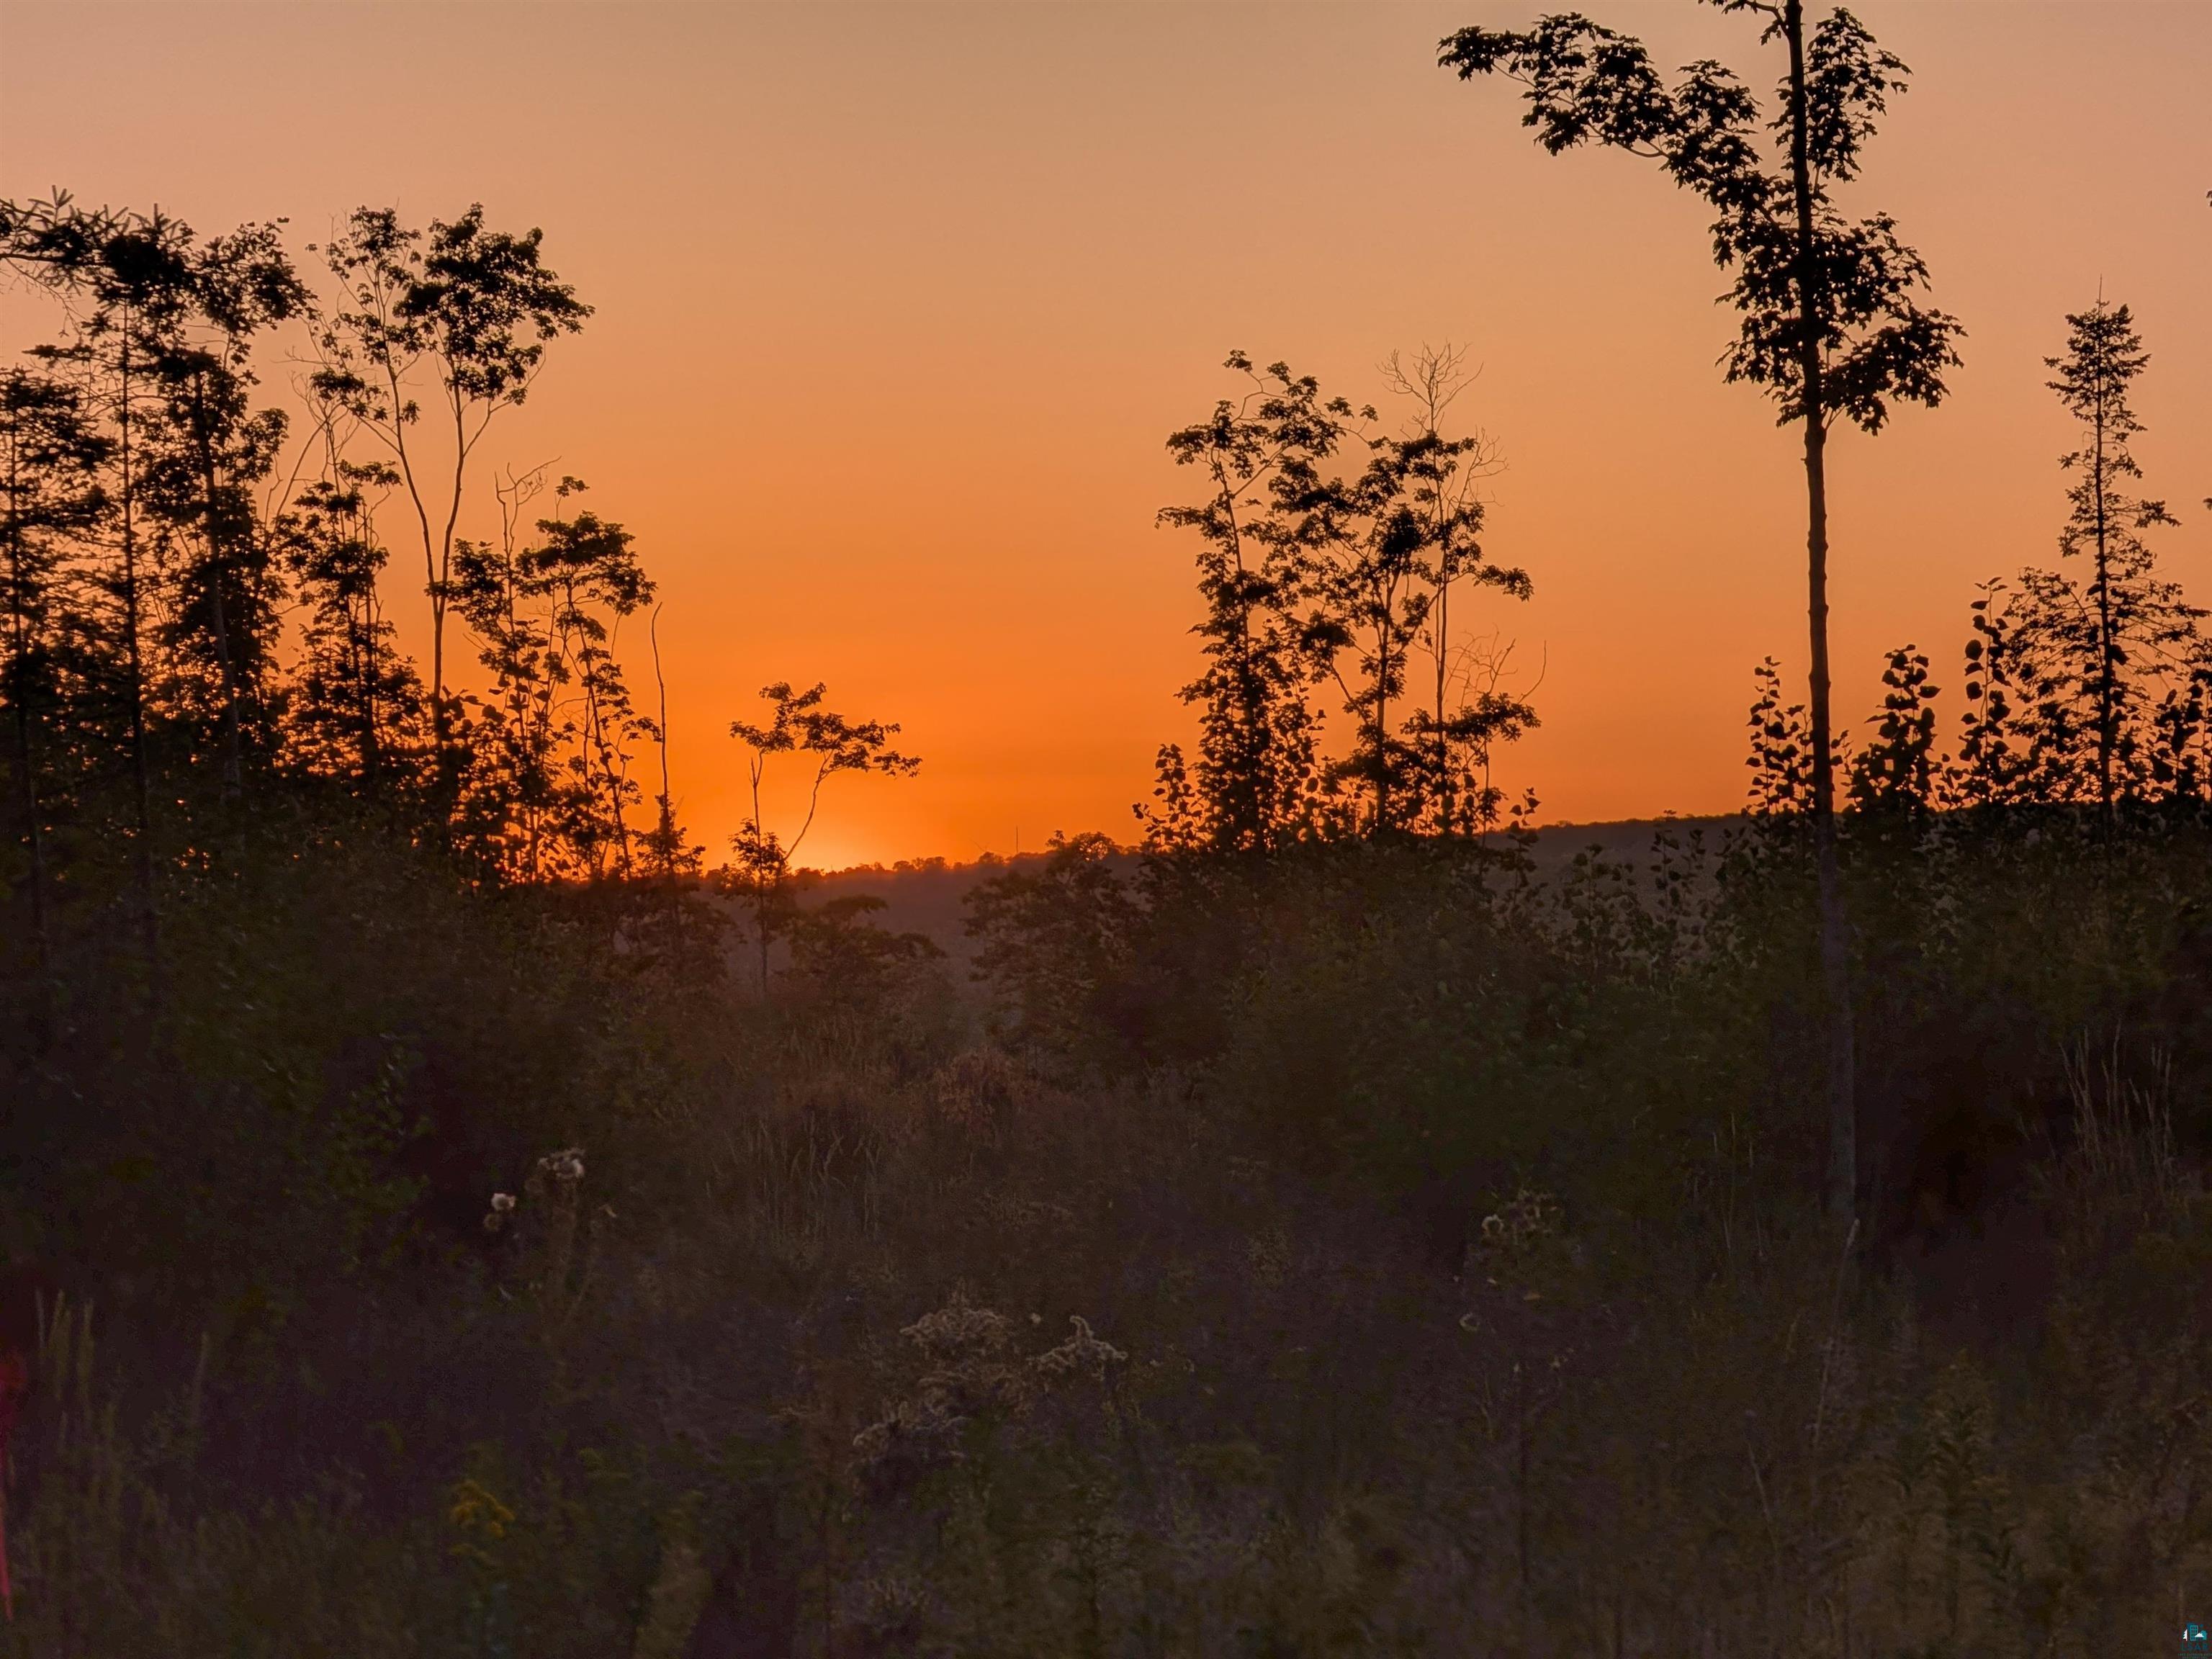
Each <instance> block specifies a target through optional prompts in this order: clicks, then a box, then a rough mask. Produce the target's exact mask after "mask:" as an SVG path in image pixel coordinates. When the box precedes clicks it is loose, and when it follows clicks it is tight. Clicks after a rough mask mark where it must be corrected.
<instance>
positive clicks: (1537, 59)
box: [1440, 0, 1960, 1218]
mask: <svg viewBox="0 0 2212 1659" xmlns="http://www.w3.org/2000/svg"><path fill="white" fill-rule="evenodd" d="M1714 3H1717V4H1719V5H1720V6H1721V7H1722V9H1723V10H1726V11H1729V12H1747V13H1750V14H1752V15H1753V16H1755V17H1757V18H1759V19H1760V20H1762V21H1763V24H1764V27H1763V28H1762V30H1761V32H1760V35H1759V40H1760V42H1761V44H1763V45H1768V46H1776V45H1778V46H1781V47H1782V48H1783V50H1784V53H1785V54H1786V58H1787V68H1786V70H1785V71H1784V75H1783V76H1782V80H1781V85H1780V88H1779V97H1778V103H1779V107H1778V112H1776V113H1775V114H1774V115H1773V116H1772V117H1771V118H1766V117H1765V115H1764V114H1763V112H1762V110H1761V107H1760V104H1759V99H1758V98H1757V97H1756V96H1755V95H1754V94H1753V93H1752V91H1751V90H1750V89H1749V88H1747V87H1746V86H1745V85H1744V84H1743V82H1741V81H1740V80H1739V79H1738V78H1737V77H1736V76H1735V74H1734V73H1733V72H1731V71H1730V70H1728V69H1726V68H1725V67H1723V65H1721V64H1717V63H1714V62H1711V61H1710V60H1707V61H1702V62H1699V63H1696V64H1690V65H1689V66H1687V67H1686V69H1684V70H1682V71H1681V75H1680V79H1679V80H1677V81H1676V82H1675V83H1674V85H1672V86H1669V85H1668V83H1667V82H1666V80H1665V79H1664V77H1662V75H1661V74H1660V72H1659V71H1658V70H1657V69H1656V68H1655V67H1654V66H1653V64H1652V62H1651V58H1650V53H1649V52H1646V50H1645V49H1644V46H1643V45H1642V44H1641V43H1640V42H1638V41H1637V40H1633V39H1632V38H1631V37H1629V36H1627V35H1624V34H1620V33H1615V32H1614V31H1613V30H1611V29H1608V28H1606V27H1602V26H1601V25H1599V24H1596V23H1594V22H1591V21H1589V19H1587V18H1584V17H1581V16H1577V15H1573V14H1565V15H1554V16H1550V17H1547V18H1544V19H1542V20H1541V21H1539V22H1538V23H1537V24H1536V25H1535V26H1534V27H1533V28H1531V29H1528V30H1527V31H1524V32H1520V33H1514V32H1509V31H1498V30H1492V29H1483V28H1468V29H1462V30H1461V31H1460V32H1459V33H1456V34H1454V35H1451V36H1449V37H1448V38H1447V39H1446V40H1444V41H1443V45H1442V49H1441V57H1440V61H1441V62H1442V64H1443V65H1444V66H1445V67H1447V68H1449V69H1453V70H1457V71H1458V73H1459V75H1460V76H1461V78H1462V79H1471V78H1472V77H1474V76H1477V75H1488V74H1492V73H1500V74H1504V75H1506V76H1509V77H1510V78H1512V79H1514V80H1516V81H1518V82H1522V84H1523V85H1524V86H1525V87H1526V88H1527V94H1526V97H1527V101H1528V114H1527V116H1526V117H1525V124H1526V125H1529V126H1532V127H1534V128H1535V129H1536V131H1537V136H1538V139H1539V141H1540V142H1541V143H1542V144H1543V145H1544V147H1545V149H1547V150H1549V151H1550V152H1552V153H1553V154H1554V155H1557V154H1559V153H1560V152H1562V151H1564V150H1567V149H1573V148H1575V147H1577V145H1581V144H1584V143H1598V144H1602V145H1606V146H1608V147H1611V148H1614V149H1623V150H1626V151H1628V152H1630V153H1631V154H1633V155H1641V156H1644V157H1645V158H1647V159H1649V160H1650V161H1656V162H1657V163H1658V164H1659V166H1660V167H1661V168H1662V170H1663V171H1664V172H1665V173H1667V175H1668V177H1669V178H1671V179H1673V180H1674V182H1675V184H1676V185H1679V186H1680V187H1682V188H1685V189H1687V190H1691V191H1695V192H1696V193H1697V194H1698V195H1699V196H1700V197H1703V198H1704V199H1705V202H1706V203H1707V204H1709V205H1710V206H1711V208H1712V209H1713V210H1714V213H1715V217H1714V219H1713V222H1712V228H1711V234H1712V240H1713V254H1714V258H1715V259H1716V261H1717V263H1718V264H1720V265H1721V266H1722V267H1723V269H1725V270H1729V271H1731V272H1733V273H1734V276H1735V284H1734V287H1733V288H1732V289H1730V291H1729V296H1728V297H1729V300H1730V301H1731V302H1732V303H1733V304H1734V306H1735V308H1736V310H1737V312H1738V313H1740V315H1741V327H1740V329H1739V331H1738V334H1737V337H1736V341H1735V344H1734V346H1733V347H1732V348H1731V349H1730V350H1729V354H1728V358H1727V363H1728V368H1727V377H1728V379H1729V380H1747V381H1749V382H1751V383H1752V384H1753V385H1755V386H1761V387H1763V388H1765V390H1766V392H1768V393H1769V395H1771V397H1773V398H1775V400H1776V401H1777V402H1778V404H1780V405H1781V410H1782V413H1781V419H1782V421H1783V422H1785V423H1791V422H1794V423H1796V424H1798V425H1801V426H1802V428H1803V430H1804V470H1805V490H1806V508H1807V530H1806V553H1807V562H1806V570H1807V582H1808V605H1807V611H1808V623H1809V631H1810V636H1811V650H1810V657H1811V665H1810V675H1809V680H1810V684H1809V696H1808V703H1809V708H1810V714H1809V724H1810V731H1809V734H1808V736H1809V740H1810V745H1811V750H1812V754H1811V778H1810V782H1811V794H1812V799H1811V802H1810V806H1811V811H1812V815H1813V819H1814V828H1815V838H1816V842H1817V854H1818V859H1819V868H1820V878H1819V887H1820V963H1821V977H1822V981H1823V986H1824V989H1825V993H1826V1001H1827V1005H1828V1024H1829V1042H1828V1054H1827V1067H1826V1069H1827V1081H1826V1094H1827V1109H1828V1127H1829V1170H1828V1180H1827V1184H1826V1197H1827V1201H1828V1205H1829V1207H1830V1209H1831V1211H1832V1213H1834V1214H1835V1215H1836V1216H1838V1218H1847V1217H1850V1215H1851V1214H1852V1212H1853V1211H1854V1209H1855V1206H1856V1194H1857V1105H1856V1092H1855V1085H1854V1082H1853V1070H1854V1066H1853V1054H1852V1017H1851V1000H1850V964H1849V956H1848V950H1849V940H1848V934H1847V931H1846V921H1845V917H1844V896H1843V882H1842V874H1841V871H1840V868H1839V866H1838V855H1837V849H1836V840H1835V769H1834V764H1833V759H1832V744H1831V732H1832V719H1831V715H1830V711H1829V672H1828V598H1827V565H1828V511H1827V442H1828V434H1829V431H1830V428H1831V427H1832V424H1833V423H1834V422H1835V421H1836V420H1837V419H1838V417H1840V418H1842V419H1844V420H1847V421H1849V422H1851V423H1852V424H1855V425H1857V426H1858V427H1860V428H1862V429H1863V430H1865V431H1867V432H1869V433H1872V432H1878V431H1880V430H1881V427H1882V426H1883V425H1884V424H1885V422H1887V418H1888V416H1889V412H1890V409H1891V406H1892V405H1893V404H1896V403H1899V402H1909V403H1918V404H1927V405H1930V406H1932V405H1934V404H1936V403H1937V402H1939V401H1940V400H1941V399H1942V396H1943V394H1944V383H1943V374H1944V371H1945V370H1946V369H1948V368H1951V367H1952V366H1954V364H1955V363H1956V362H1958V354H1957V351H1956V341H1957V339H1958V337H1959V336H1960V327H1959V325H1958V323H1957V321H1956V320H1955V319H1953V318H1951V317H1948V316H1947V315H1945V314H1944V313H1942V312H1940V311H1936V310H1934V309H1931V308H1929V307H1925V306H1923V304H1922V303H1921V302H1920V301H1919V300H1918V298H1917V294H1918V291H1919V290H1920V289H1921V288H1922V287H1923V284H1924V283H1925V281H1926V276H1927V270H1926V267H1925V265H1924V264H1923V262H1922V260H1921V258H1920V256H1919V255H1918V254H1917V253H1916V252H1913V251H1912V250H1911V248H1910V247H1907V246H1905V244H1904V243H1903V242H1901V241H1900V240H1899V239H1898V235H1897V227H1896V222H1895V221H1894V220H1893V219H1892V218H1891V217H1890V216H1888V215H1887V214H1881V213H1876V214H1873V215H1870V216H1867V217H1865V218H1863V219H1858V220H1851V219H1848V218H1846V217H1845V216H1844V215H1843V213H1842V212H1841V211H1840V210H1838V207H1837V206H1836V204H1835V201H1834V197H1833V191H1834V189H1835V188H1836V187H1837V186H1838V185H1845V184H1848V183H1850V181H1851V180H1852V179H1854V178H1856V177H1857V173H1858V171H1859V166H1860V161H1861V158H1862V155H1863V150H1864V149H1865V146H1866V143H1867V141H1868V140H1869V139H1870V138H1871V137H1873V135H1874V131H1875V118H1877V117H1878V116H1880V115H1881V114H1882V113H1883V112H1884V111H1885V109H1886V108H1887V102H1888V99H1889V97H1890V96H1891V94H1894V93H1898V92H1901V91H1903V90H1904V88H1905V65H1904V64H1902V63H1901V62H1899V60H1898V59H1897V58H1895V57H1893V56H1892V55H1891V54H1890V53H1888V52H1883V51H1881V50H1879V49H1878V48H1877V47H1876V46H1875V41H1874V38H1873V36H1872V35H1870V34H1869V33H1868V32H1867V30H1866V28H1865V27H1863V25H1862V24H1861V23H1860V22H1859V21H1858V20H1857V18H1856V17H1854V16H1853V15H1851V14H1850V12H1848V11H1846V10H1844V9H1841V8H1840V7H1839V8H1837V9H1834V10H1832V11H1830V12H1829V13H1828V14H1827V15H1826V16H1824V17H1823V18H1821V19H1820V21H1819V22H1818V23H1817V24H1815V25H1814V27H1812V28H1811V29H1810V30H1809V31H1808V27H1807V24H1806V17H1805V8H1804V4H1803V0H1714Z"/></svg>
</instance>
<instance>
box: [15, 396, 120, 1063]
mask: <svg viewBox="0 0 2212 1659" xmlns="http://www.w3.org/2000/svg"><path fill="white" fill-rule="evenodd" d="M105 459H106V442H105V441H104V440H103V439H102V438H101V436H100V434H99V433H98V431H97V430H96V429H95V428H94V423H93V422H92V421H91V420H90V419H89V418H88V416H87V412H86V410H85V406H84V398H83V394H82V389H81V388H80V387H78V386H76V385H74V384H72V383H70V381H67V380H62V379H59V378H58V377H56V376H53V375H51V374H37V373H33V372H32V371H29V370H26V369H22V368H15V369H10V370H9V371H8V372H7V374H5V375H4V376H0V549H4V551H5V556H6V560H7V563H6V567H5V571H4V575H5V579H6V583H7V633H6V635H5V638H4V639H0V651H4V653H5V656H6V661H7V673H6V676H5V678H4V685H5V688H6V694H7V700H8V704H9V713H10V715H11V717H12V718H11V722H10V723H11V725H12V726H13V727H14V733H13V735H14V738H15V753H14V755H13V757H12V763H11V765H10V767H9V769H10V770H12V771H13V772H14V773H15V798H16V807H17V811H19V812H20V814H21V837H22V842H23V848H24V851H25V853H26V854H27V865H28V867H27V870H26V872H25V874H24V878H23V887H24V890H25V893H26V894H27V897H28V901H29V902H28V907H27V908H28V909H29V912H30V915H29V921H30V927H29V928H28V930H27V931H28V937H29V939H30V940H31V945H32V950H33V971H34V985H35V989H34V991H33V997H32V1016H33V1022H34V1024H35V1026H36V1027H37V1034H38V1036H39V1037H40V1040H41V1041H43V1040H44V1039H45V1037H46V1035H47V1033H48V1031H49V1029H50V1026H51V1021H52V976H53V942H52V931H51V927H50V924H49V921H48V916H47V899H48V895H47V889H48V885H49V876H48V871H47V860H46V823H45V818H46V810H47V803H46V800H44V799H42V798H41V791H40V774H41V772H42V771H43V769H45V765H46V757H45V755H44V753H43V752H42V750H43V748H44V744H43V741H42V738H43V733H44V731H45V728H46V725H47V722H48V721H49V720H50V719H51V718H52V714H53V713H54V705H55V703H56V702H58V696H59V693H60V691H61V687H60V686H59V685H58V684H57V681H58V678H60V676H59V674H58V661H57V658H58V654H59V653H58V652H57V650H56V648H55V640H54V637H53V636H54V631H55V626H56V623H57V622H58V620H59V616H58V613H59V612H60V611H62V610H63V609H64V605H65V604H66V602H67V599H68V595H67V593H66V592H65V591H64V582H65V580H66V577H67V575H68V567H69V562H70V538H74V537H76V536H81V535H82V534H84V533H85V532H88V530H90V529H91V528H92V526H94V524H96V523H97V521H98V519H99V516H100V508H101V496H100V464H101V462H102V461H104V460H105Z"/></svg>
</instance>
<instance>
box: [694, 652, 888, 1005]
mask: <svg viewBox="0 0 2212 1659" xmlns="http://www.w3.org/2000/svg"><path fill="white" fill-rule="evenodd" d="M826 695H827V688H826V687H824V686H823V685H822V684H819V683H817V684H814V685H812V686H810V687H808V688H807V689H806V690H804V691H794V690H793V689H792V687H791V684H790V683H789V682H788V681H785V680H779V681H777V682H776V684H774V685H770V686H766V687H763V690H762V691H761V696H762V697H763V698H764V699H765V700H766V701H767V702H768V704H769V708H770V709H771V711H772V713H771V714H770V716H769V720H768V721H767V723H766V724H764V725H759V726H756V725H752V724H750V723H748V722H746V721H744V720H732V721H731V722H730V735H731V736H732V737H733V738H737V739H738V742H740V743H742V744H744V745H745V748H746V749H747V750H749V751H750V752H749V753H748V754H747V756H746V775H747V778H748V781H750V784H751V787H752V815H751V816H750V817H748V818H747V819H746V820H745V821H744V824H743V825H742V826H741V827H740V828H739V829H738V833H737V834H736V835H734V836H732V837H731V838H730V845H731V849H732V851H733V852H734V853H735V854H737V859H736V863H735V866H734V873H735V876H736V878H737V881H738V884H739V885H741V886H742V888H743V890H744V893H745V896H746V898H747V901H748V903H749V905H750V908H751V910H752V913H753V933H754V938H755V940H756V942H757V945H758V947H759V951H760V985H761V994H762V995H763V997H765V996H766V995H767V994H768V947H769V941H770V940H771V939H774V938H775V935H776V934H777V933H778V932H779V931H781V930H782V929H783V928H784V927H786V925H787V921H788V917H787V895H786V891H785V887H784V882H785V879H786V878H787V876H788V875H789V874H790V872H791V863H792V860H793V859H794V858H796V857H797V856H798V854H799V848H800V846H801V845H802V844H804V842H805V840H806V836H807V832H808V831H810V830H811V829H813V827H814V819H815V816H816V814H817V812H818V811H820V810H821V806H822V787H823V785H824V784H826V783H827V782H829V780H830V779H831V778H833V777H835V776H836V775H837V774H839V773H841V772H874V773H878V774H880V775H883V776H885V777H896V778H906V777H912V776H913V775H915V773H916V772H918V771H920V770H921V759H920V757H917V756H913V755H902V754H901V753H899V752H898V750H895V749H893V748H892V747H891V746H890V741H891V739H892V738H895V737H896V736H897V735H898V731H899V728H898V727H897V726H896V725H892V724H887V723H886V722H884V721H882V720H847V719H846V718H845V717H844V716H843V715H842V714H836V713H835V712H834V711H832V710H830V709H829V708H823V697H824V696H826ZM773 755H795V756H798V757H801V759H802V761H803V763H807V764H811V766H812V767H813V769H814V775H813V776H812V778H811V779H810V780H809V781H808V785H807V793H806V816H805V817H804V818H803V819H801V820H800V822H799V828H798V829H796V830H795V831H793V834H792V836H791V839H790V840H789V841H785V840H783V839H782V838H781V837H780V836H777V834H776V833H775V831H774V830H772V829H769V827H768V821H767V817H766V814H765V812H764V811H763V807H762V803H761V785H762V782H763V780H764V779H765V777H766V776H767V773H768V764H769V757H770V756H773Z"/></svg>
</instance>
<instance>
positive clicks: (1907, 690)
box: [1850, 645, 1942, 812]
mask: <svg viewBox="0 0 2212 1659" xmlns="http://www.w3.org/2000/svg"><path fill="white" fill-rule="evenodd" d="M1881 684H1882V687H1883V692H1882V700H1881V714H1880V715H1879V716H1878V717H1877V719H1876V720H1875V736H1874V741H1873V742H1871V743H1869V744H1868V745H1867V746H1866V747H1865V748H1864V749H1863V750H1860V751H1859V752H1858V753H1857V755H1855V756H1853V757H1852V758H1851V762H1850V802H1851V805H1854V806H1856V807H1857V808H1858V809H1859V810H1860V811H1869V812H1881V811H1893V812H1920V811H1926V810H1927V808H1928V806H1929V804H1930V802H1931V801H1932V799H1934V794H1935V789H1936V781H1937V779H1938V777H1939V776H1940V775H1941V772H1942V764H1941V762H1940V761H1939V760H1938V758H1937V757H1936V705H1935V699H1936V696H1937V695H1938V694H1939V693H1940V691H1941V690H1942V688H1941V687H1939V686H1933V685H1930V684H1928V659H1927V657H1926V656H1925V655H1923V653H1920V652H1919V651H1917V650H1915V649H1914V648H1913V647H1911V646H1909V645H1901V646H1899V647H1898V648H1897V649H1896V650H1894V651H1893V652H1891V653H1889V664H1888V666H1887V667H1886V668H1884V669H1883V670H1882V673H1881Z"/></svg>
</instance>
